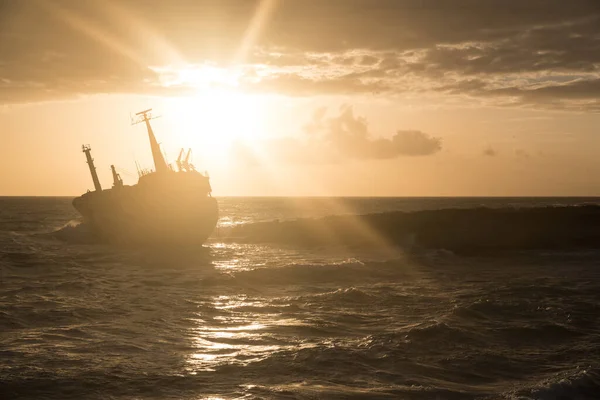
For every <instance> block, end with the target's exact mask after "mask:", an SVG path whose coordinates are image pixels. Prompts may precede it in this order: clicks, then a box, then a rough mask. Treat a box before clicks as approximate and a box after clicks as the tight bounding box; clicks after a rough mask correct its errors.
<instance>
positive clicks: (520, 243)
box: [220, 205, 600, 254]
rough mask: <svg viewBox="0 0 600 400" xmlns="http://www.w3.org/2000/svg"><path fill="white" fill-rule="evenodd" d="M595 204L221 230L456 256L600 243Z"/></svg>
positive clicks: (241, 236) (246, 237)
mask: <svg viewBox="0 0 600 400" xmlns="http://www.w3.org/2000/svg"><path fill="white" fill-rule="evenodd" d="M599 227H600V206H598V205H579V206H548V207H529V208H471V209H458V208H457V209H441V210H425V211H415V212H400V211H397V212H385V213H377V214H366V215H356V216H350V215H344V216H329V217H324V218H305V219H296V220H290V221H269V222H257V223H249V224H244V225H240V226H235V227H232V228H230V229H229V230H227V231H226V230H221V232H220V234H225V236H226V238H227V239H228V240H233V241H241V242H251V243H261V242H262V243H282V244H295V245H305V246H315V245H317V246H318V245H323V244H336V245H340V244H341V245H350V246H365V245H367V246H402V247H405V248H410V249H415V248H429V249H445V250H449V251H452V252H454V253H456V254H468V253H481V252H495V251H505V250H528V249H551V250H557V249H582V248H592V249H596V248H598V247H600V229H598V228H599Z"/></svg>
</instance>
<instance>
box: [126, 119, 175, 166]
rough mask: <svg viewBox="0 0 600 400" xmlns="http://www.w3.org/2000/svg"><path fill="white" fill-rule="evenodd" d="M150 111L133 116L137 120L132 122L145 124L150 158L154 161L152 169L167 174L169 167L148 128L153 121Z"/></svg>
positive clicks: (150, 128) (152, 133)
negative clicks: (150, 153)
mask: <svg viewBox="0 0 600 400" xmlns="http://www.w3.org/2000/svg"><path fill="white" fill-rule="evenodd" d="M151 111H152V109H151V108H149V109H147V110H144V111H140V112H139V113H137V114H135V115H136V116H137V118H138V120H137V121H135V122H133V124H140V123H142V122H145V123H146V129H147V130H148V138H149V139H150V148H151V149H152V158H153V159H154V169H155V170H156V172H167V171H168V170H169V167H168V166H167V162H166V161H165V158H164V157H163V155H162V153H161V151H160V146H159V145H158V142H157V141H156V137H155V136H154V131H152V127H151V126H150V120H151V119H154V118H152V114H150V112H151ZM155 118H156V117H155Z"/></svg>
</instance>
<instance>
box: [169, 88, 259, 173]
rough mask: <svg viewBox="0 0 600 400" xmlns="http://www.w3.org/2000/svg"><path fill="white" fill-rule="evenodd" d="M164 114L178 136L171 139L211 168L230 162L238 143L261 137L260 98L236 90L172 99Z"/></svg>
mask: <svg viewBox="0 0 600 400" xmlns="http://www.w3.org/2000/svg"><path fill="white" fill-rule="evenodd" d="M165 113H166V114H168V115H169V125H171V128H172V129H173V131H174V133H175V135H174V137H173V138H172V139H173V140H174V139H176V140H177V141H180V142H181V143H180V146H181V147H190V148H192V150H193V152H194V154H195V155H197V156H200V157H202V158H203V159H204V160H205V161H209V162H210V164H211V165H215V164H226V163H228V162H229V161H230V159H229V158H230V157H231V148H232V145H233V144H234V143H235V142H236V141H243V142H245V143H251V142H255V141H257V140H259V138H260V137H261V136H262V129H261V128H262V122H263V114H264V109H263V107H262V103H261V101H260V99H259V98H257V97H256V96H252V95H247V94H244V93H241V92H238V91H236V90H229V89H202V90H198V93H196V94H195V95H193V96H188V97H179V98H173V99H169V100H168V101H167V103H166V110H165ZM173 140H171V142H173Z"/></svg>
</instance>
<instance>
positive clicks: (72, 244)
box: [0, 197, 600, 400]
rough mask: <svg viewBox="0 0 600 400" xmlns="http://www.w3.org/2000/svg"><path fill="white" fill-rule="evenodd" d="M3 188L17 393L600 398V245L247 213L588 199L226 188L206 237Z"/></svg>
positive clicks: (9, 368) (7, 365) (9, 338)
mask: <svg viewBox="0 0 600 400" xmlns="http://www.w3.org/2000/svg"><path fill="white" fill-rule="evenodd" d="M71 200H72V199H71V198H67V197H21V198H19V197H5V198H0V399H3V400H5V399H6V400H8V399H213V400H216V399H544V400H551V399H600V251H596V250H593V249H591V250H586V251H582V250H580V251H574V250H556V249H554V250H548V251H542V250H531V251H515V252H507V253H506V252H505V253H502V254H480V255H470V256H465V255H457V254H454V253H453V252H452V251H449V250H447V249H431V248H430V249H418V250H411V249H407V248H403V247H402V246H398V247H394V248H392V249H390V248H387V249H381V248H368V247H364V246H363V247H360V246H358V247H357V246H354V247H353V246H342V245H339V246H338V245H336V246H334V245H327V244H323V245H315V244H312V245H307V244H305V243H298V244H294V243H289V242H286V243H281V244H277V243H266V242H265V243H262V242H260V241H248V240H238V239H237V238H236V237H232V236H230V235H228V232H230V231H231V229H232V227H235V226H240V225H245V224H256V223H259V222H263V221H274V220H278V221H289V220H301V219H307V218H308V219H314V218H321V217H326V216H329V215H341V214H346V215H347V214H350V215H354V214H372V213H387V212H392V211H406V212H413V211H418V210H435V209H446V208H476V207H491V208H503V207H536V206H548V205H560V206H571V205H576V204H581V203H595V204H600V199H596V198H590V199H581V198H242V197H239V198H234V197H230V198H218V199H217V200H218V203H219V208H220V220H219V226H218V228H217V229H216V230H215V233H214V235H213V236H212V237H211V238H210V239H209V240H208V242H207V243H206V244H205V245H204V246H197V247H189V246H187V247H182V248H177V247H170V248H156V247H152V246H149V247H143V246H141V247H140V246H137V247H124V246H119V245H118V244H105V243H100V242H97V241H95V239H94V237H93V235H90V232H89V230H88V229H87V227H86V226H85V224H83V223H81V221H80V220H79V217H78V215H77V213H76V212H75V210H74V209H73V208H72V206H71Z"/></svg>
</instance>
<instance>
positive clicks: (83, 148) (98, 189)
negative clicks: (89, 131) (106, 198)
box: [81, 145, 102, 192]
mask: <svg viewBox="0 0 600 400" xmlns="http://www.w3.org/2000/svg"><path fill="white" fill-rule="evenodd" d="M81 151H83V152H84V153H85V158H86V159H87V164H88V167H90V173H91V174H92V180H93V181H94V189H96V192H101V191H102V186H101V185H100V180H99V179H98V173H97V172H96V167H95V166H94V159H93V158H92V154H91V153H90V152H91V151H92V148H91V147H90V146H89V145H87V146H86V145H83V146H81Z"/></svg>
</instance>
